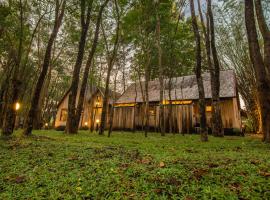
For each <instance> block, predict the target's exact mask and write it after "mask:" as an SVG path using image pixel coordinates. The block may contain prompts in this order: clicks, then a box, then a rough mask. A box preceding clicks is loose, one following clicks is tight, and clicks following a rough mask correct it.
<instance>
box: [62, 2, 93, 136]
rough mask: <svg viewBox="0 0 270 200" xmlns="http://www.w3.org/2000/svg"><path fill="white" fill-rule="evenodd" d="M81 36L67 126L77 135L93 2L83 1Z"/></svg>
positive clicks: (69, 101) (67, 129) (70, 131)
mask: <svg viewBox="0 0 270 200" xmlns="http://www.w3.org/2000/svg"><path fill="white" fill-rule="evenodd" d="M80 3H81V4H80V6H81V16H80V18H81V19H80V20H81V36H80V42H79V47H78V54H77V59H76V63H75V65H74V69H73V74H72V82H71V87H70V94H69V97H68V118H67V124H66V132H67V133H77V131H78V130H77V128H76V127H77V117H76V114H77V113H76V98H77V92H78V86H79V79H80V70H81V66H82V62H83V57H84V52H85V43H86V38H87V33H88V29H89V24H90V19H91V11H92V4H93V0H81V1H80Z"/></svg>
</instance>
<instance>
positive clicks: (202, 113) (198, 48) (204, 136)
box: [190, 0, 208, 142]
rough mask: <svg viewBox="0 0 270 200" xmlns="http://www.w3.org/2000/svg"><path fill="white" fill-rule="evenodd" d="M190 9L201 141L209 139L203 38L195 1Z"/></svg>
mask: <svg viewBox="0 0 270 200" xmlns="http://www.w3.org/2000/svg"><path fill="white" fill-rule="evenodd" d="M190 10H191V16H192V27H193V31H194V35H195V39H196V67H195V73H196V80H197V85H198V91H199V113H200V134H201V141H203V142H205V141H208V136H207V129H206V114H205V94H204V86H203V78H202V55H201V38H200V33H199V29H198V25H197V19H196V15H195V9H194V1H193V0H190Z"/></svg>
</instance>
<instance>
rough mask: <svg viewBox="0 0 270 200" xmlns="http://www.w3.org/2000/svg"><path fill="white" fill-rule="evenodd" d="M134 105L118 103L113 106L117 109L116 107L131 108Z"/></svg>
mask: <svg viewBox="0 0 270 200" xmlns="http://www.w3.org/2000/svg"><path fill="white" fill-rule="evenodd" d="M135 105H136V104H135V103H118V104H115V105H114V107H116V108H118V107H133V106H135Z"/></svg>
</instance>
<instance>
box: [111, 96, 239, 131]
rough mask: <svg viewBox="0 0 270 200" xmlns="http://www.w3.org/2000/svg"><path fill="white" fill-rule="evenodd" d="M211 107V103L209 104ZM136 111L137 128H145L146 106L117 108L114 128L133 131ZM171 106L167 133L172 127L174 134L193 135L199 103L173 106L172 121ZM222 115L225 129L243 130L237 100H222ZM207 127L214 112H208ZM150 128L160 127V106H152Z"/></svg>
mask: <svg viewBox="0 0 270 200" xmlns="http://www.w3.org/2000/svg"><path fill="white" fill-rule="evenodd" d="M208 104H209V105H210V102H208ZM134 111H135V125H136V127H137V128H139V127H142V126H143V122H144V120H145V119H144V106H143V105H142V104H139V105H138V106H136V107H117V108H115V109H114V120H113V127H114V128H115V129H133V128H134ZM169 112H170V108H169V105H166V106H165V126H166V131H169V130H170V126H171V127H172V131H173V132H177V133H191V132H192V131H194V128H195V126H199V109H198V101H195V102H193V103H192V104H188V105H172V110H171V119H170V117H169V116H170V115H169ZM221 115H222V123H223V127H224V128H238V129H240V128H241V118H240V110H239V106H238V103H237V99H236V98H230V99H223V100H221ZM206 116H207V126H208V127H211V121H212V112H211V111H209V112H206ZM149 126H150V128H152V129H154V130H157V129H158V127H159V106H157V105H150V111H149Z"/></svg>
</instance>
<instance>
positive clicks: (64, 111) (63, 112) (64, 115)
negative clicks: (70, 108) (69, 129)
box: [60, 109, 67, 122]
mask: <svg viewBox="0 0 270 200" xmlns="http://www.w3.org/2000/svg"><path fill="white" fill-rule="evenodd" d="M60 121H62V122H65V121H67V109H62V110H61V113H60Z"/></svg>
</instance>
